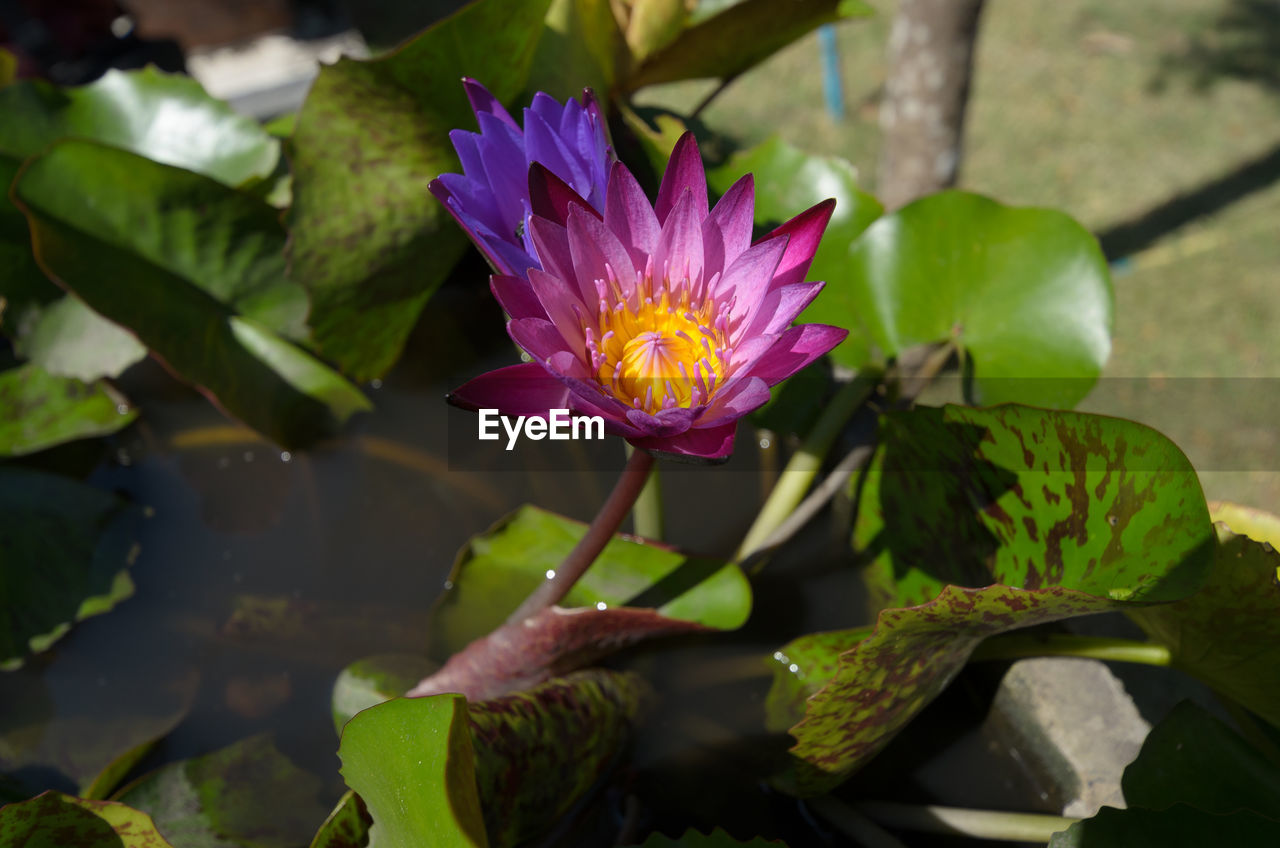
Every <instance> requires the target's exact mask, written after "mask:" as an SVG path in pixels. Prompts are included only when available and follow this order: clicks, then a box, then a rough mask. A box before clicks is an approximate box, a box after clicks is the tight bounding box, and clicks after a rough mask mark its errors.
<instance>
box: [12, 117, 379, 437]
mask: <svg viewBox="0 0 1280 848" xmlns="http://www.w3.org/2000/svg"><path fill="white" fill-rule="evenodd" d="M13 194H14V198H15V199H16V200H17V201H18V202H19V203H20V204H21V205H22V206H23V207H24V211H25V212H26V213H27V216H28V218H29V220H30V222H31V226H32V231H33V236H34V239H35V245H36V256H37V258H38V259H39V260H40V262H41V264H42V265H43V267H44V268H45V269H46V270H47V271H48V272H49V273H50V274H51V275H53V276H55V277H56V278H58V279H59V280H60V281H61V282H62V283H63V284H64V285H66V286H67V287H68V288H71V289H72V290H74V291H75V293H76V294H77V295H79V296H80V298H81V299H83V300H84V301H85V302H86V303H87V304H88V305H89V306H90V307H92V308H93V309H94V310H96V311H97V312H99V313H101V314H102V315H104V316H106V317H107V318H109V319H111V320H113V321H115V322H117V323H119V324H121V325H123V326H125V327H128V328H129V329H130V330H131V331H132V332H133V333H134V334H136V335H137V337H138V338H139V339H140V340H141V341H142V342H143V343H144V344H146V346H147V347H148V348H150V350H151V351H152V352H153V353H154V354H155V355H156V356H157V357H158V358H160V359H161V360H162V361H163V362H164V363H165V364H166V365H168V367H169V368H171V369H172V370H173V371H175V372H176V373H177V374H179V375H180V376H181V377H183V378H184V379H186V380H188V381H190V382H192V383H194V384H195V385H197V386H199V387H201V388H203V389H204V390H206V391H207V392H208V393H209V394H211V395H212V397H213V398H214V399H215V400H216V401H217V402H218V403H219V404H220V405H221V406H222V407H223V408H224V409H226V410H227V411H228V412H229V413H231V414H233V415H235V416H237V417H238V418H240V419H242V420H243V421H245V423H247V424H249V425H250V426H253V427H254V428H255V429H257V430H258V431H260V432H262V433H263V434H264V435H267V436H269V437H270V438H272V439H273V440H275V441H276V442H278V443H280V444H282V445H285V446H286V447H290V446H295V445H299V444H304V443H306V442H307V441H309V440H310V439H313V438H315V437H317V436H319V435H324V434H328V433H330V432H332V431H333V430H334V429H335V428H336V427H337V426H338V425H340V424H341V423H342V422H343V421H345V420H346V419H347V417H349V416H350V415H351V414H352V413H353V412H356V411H359V410H361V409H367V408H368V406H369V404H368V401H367V400H366V399H365V398H364V396H363V395H361V394H360V392H359V391H357V390H356V389H355V388H354V387H353V386H351V385H350V384H349V383H347V382H346V381H345V380H343V379H342V378H341V377H339V376H338V375H337V374H336V373H334V372H332V371H331V370H329V369H328V368H327V367H325V366H324V365H323V364H321V363H320V362H318V361H317V360H315V359H313V358H312V357H311V356H310V355H308V354H307V353H305V352H303V351H302V350H301V349H299V348H297V347H295V346H293V345H292V344H290V343H289V342H287V341H285V340H284V339H282V338H281V337H280V336H279V335H277V333H281V334H285V335H289V334H296V333H300V332H301V331H302V329H303V328H302V318H303V315H304V314H305V311H306V299H305V295H304V293H302V291H301V290H300V289H299V288H298V287H297V286H296V285H294V284H293V283H290V282H288V281H286V280H285V279H284V276H283V259H282V256H281V251H282V249H283V244H284V238H285V234H284V230H283V229H282V228H281V226H280V225H279V222H278V221H277V220H276V212H275V210H273V209H271V207H269V206H267V205H266V204H265V203H263V202H262V201H260V200H258V199H257V198H254V197H252V196H250V195H247V194H244V193H241V192H236V191H235V190H233V189H229V188H226V187H224V186H221V185H219V184H218V183H216V182H214V181H213V180H211V179H209V178H207V177H203V176H201V175H198V174H194V173H191V172H189V171H182V170H179V169H176V168H172V167H169V166H165V165H158V164H156V163H154V162H149V161H148V160H146V159H142V158H140V157H138V156H135V155H133V154H131V153H126V152H124V151H120V150H115V149H113V148H109V147H104V146H101V145H98V144H94V143H91V142H80V141H66V142H60V143H58V144H56V145H55V146H54V147H53V148H51V149H50V150H49V151H48V152H46V153H44V154H43V155H41V156H39V157H37V158H35V159H34V160H32V161H31V162H30V163H28V165H27V167H26V168H25V169H24V171H23V172H22V175H21V176H20V177H19V179H18V181H17V183H16V184H15V186H14V192H13ZM104 268H108V269H111V273H110V274H104V273H103V269H104Z"/></svg>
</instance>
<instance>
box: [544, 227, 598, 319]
mask: <svg viewBox="0 0 1280 848" xmlns="http://www.w3.org/2000/svg"><path fill="white" fill-rule="evenodd" d="M529 233H530V235H531V236H532V237H533V245H534V247H535V248H536V250H537V254H538V260H539V261H540V262H541V263H542V270H544V271H546V272H547V273H548V274H551V275H552V276H553V277H559V278H560V279H561V280H563V281H564V282H565V283H567V284H569V285H577V283H576V278H575V276H574V273H573V254H571V253H570V252H569V231H568V230H566V229H565V228H564V227H562V226H560V225H559V224H557V223H555V222H554V221H548V220H547V219H546V218H540V217H538V216H537V215H535V216H533V217H532V218H530V219H529ZM579 294H580V296H582V297H583V300H584V302H585V303H589V304H591V305H592V306H593V307H594V305H595V302H596V294H595V287H594V286H592V288H591V290H590V293H589V294H588V293H585V292H579Z"/></svg>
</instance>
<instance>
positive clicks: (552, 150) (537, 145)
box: [524, 98, 590, 194]
mask: <svg viewBox="0 0 1280 848" xmlns="http://www.w3.org/2000/svg"><path fill="white" fill-rule="evenodd" d="M548 99H550V98H548ZM535 102H536V98H535ZM552 102H553V103H554V102H555V101H552ZM524 144H525V151H526V153H525V155H526V157H527V159H528V161H529V162H530V163H533V162H541V163H542V164H543V165H546V166H547V168H548V169H549V170H550V171H551V172H552V173H553V174H555V175H556V176H558V177H560V179H562V180H564V181H565V182H566V183H568V184H569V185H570V186H571V187H572V188H573V190H574V191H575V192H577V193H579V194H581V193H582V192H584V191H586V192H590V183H589V181H588V179H587V174H586V172H585V171H584V170H583V168H582V166H581V165H580V164H579V163H578V161H577V157H576V156H574V155H573V153H572V152H570V150H569V148H568V147H567V146H565V142H564V139H562V138H560V136H559V134H557V133H556V131H555V130H554V129H552V127H551V126H550V125H548V123H547V122H546V121H545V120H543V119H542V117H541V116H540V115H538V114H537V113H536V112H534V111H532V110H530V109H526V110H525V112H524Z"/></svg>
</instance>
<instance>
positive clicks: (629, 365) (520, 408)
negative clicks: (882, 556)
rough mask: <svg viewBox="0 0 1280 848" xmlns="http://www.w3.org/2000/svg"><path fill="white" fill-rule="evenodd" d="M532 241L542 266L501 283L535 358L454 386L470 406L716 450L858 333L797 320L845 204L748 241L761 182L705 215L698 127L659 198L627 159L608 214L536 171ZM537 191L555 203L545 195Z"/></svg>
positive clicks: (515, 333)
mask: <svg viewBox="0 0 1280 848" xmlns="http://www.w3.org/2000/svg"><path fill="white" fill-rule="evenodd" d="M529 180H530V184H531V186H533V187H534V192H533V197H534V202H535V205H534V210H533V211H534V214H533V215H532V216H531V217H530V219H529V234H530V236H531V239H532V242H533V245H534V248H535V250H536V253H537V256H538V258H539V260H540V265H539V267H538V268H534V269H533V270H530V271H529V273H528V277H527V279H526V278H522V277H517V276H513V275H496V276H494V277H492V278H491V281H490V285H491V288H492V289H493V293H494V295H495V296H496V297H497V298H498V300H499V301H500V302H501V304H502V306H503V308H504V309H505V310H506V312H507V314H508V315H509V316H510V321H509V322H508V324H507V331H508V333H509V334H510V335H511V338H512V339H513V340H515V342H516V344H518V345H519V346H520V347H521V348H522V349H523V350H525V351H527V352H528V354H529V355H530V356H531V357H532V358H533V360H534V361H533V362H529V363H525V364H521V365H514V366H511V367H508V368H502V369H499V370H497V371H492V372H489V373H487V374H483V375H481V376H480V377H477V378H476V379H474V380H472V381H471V382H469V383H467V384H466V385H464V386H462V387H461V388H460V389H458V390H457V391H456V392H454V393H453V394H452V395H451V400H452V401H453V402H455V403H456V404H458V405H460V406H463V407H466V408H471V409H489V408H493V409H498V410H499V411H500V412H501V413H502V414H504V415H513V416H514V415H524V416H527V417H528V416H532V417H542V418H546V417H548V415H549V411H550V410H552V409H566V408H567V409H571V410H573V411H574V412H576V413H577V414H581V415H599V416H601V417H603V418H604V420H605V428H606V430H607V431H609V432H612V433H614V434H616V435H620V436H623V437H624V438H626V439H627V440H628V441H629V442H631V443H632V444H633V445H636V446H637V447H640V448H644V449H646V450H650V451H656V452H663V453H669V454H677V455H684V456H688V457H702V458H708V459H720V458H724V457H727V456H728V455H729V454H730V453H731V452H732V450H733V439H734V431H735V429H736V426H737V422H738V419H740V418H741V417H742V416H744V415H746V414H747V413H749V412H751V411H752V410H754V409H756V408H758V407H759V406H761V405H762V404H764V403H765V402H766V401H767V400H768V399H769V388H770V387H771V386H773V385H775V384H776V383H778V382H779V381H781V380H783V379H785V378H787V377H789V376H791V375H792V374H794V373H795V372H797V371H799V370H800V369H801V368H803V367H805V366H806V365H808V364H809V363H810V362H812V361H813V360H814V359H816V358H818V357H819V356H822V355H823V354H825V353H826V352H827V351H829V350H831V348H833V347H835V346H836V345H837V344H839V343H840V341H841V340H843V339H844V337H845V335H846V331H845V330H843V329H839V328H837V327H829V326H826V325H822V324H804V325H798V326H791V322H792V321H793V320H794V319H795V317H796V316H797V315H798V314H799V313H800V311H801V310H802V309H804V307H805V306H806V305H808V303H809V302H810V301H811V300H813V298H814V297H815V296H816V295H817V294H818V292H819V291H820V290H821V289H822V286H823V284H822V283H815V282H805V281H804V276H805V273H806V272H807V271H808V268H809V263H810V261H811V260H812V258H813V253H814V251H815V250H816V249H817V246H818V240H819V239H820V238H821V236H822V233H823V230H825V229H826V225H827V221H828V220H829V219H830V217H831V210H832V208H833V207H834V205H835V201H833V200H828V201H825V202H823V203H820V204H818V205H817V206H814V207H813V208H811V209H809V210H808V211H806V212H803V213H801V214H800V215H798V216H796V217H795V218H794V219H792V220H791V221H789V222H788V223H786V224H783V225H782V226H781V227H779V228H778V229H777V230H775V231H774V232H772V233H770V234H769V235H768V236H766V237H764V238H762V239H761V240H759V241H758V242H756V243H755V244H752V243H751V228H752V213H753V207H754V204H755V195H754V183H753V182H752V178H751V176H750V175H747V176H746V177H743V178H742V179H741V180H739V181H738V182H737V183H736V184H734V186H733V187H732V188H730V190H729V191H728V192H727V193H726V194H725V195H724V197H722V198H721V199H720V201H719V202H718V203H717V204H716V206H715V208H714V209H712V210H710V211H709V212H708V209H707V205H708V204H707V184H706V175H705V173H704V171H703V167H702V161H701V159H700V158H699V155H698V148H697V145H696V143H695V142H694V140H693V136H692V135H688V134H686V135H685V136H684V137H683V138H681V139H680V141H679V142H678V143H677V144H676V147H675V150H674V151H673V153H672V156H671V161H670V163H669V164H668V166H667V171H666V174H665V175H664V176H663V179H662V184H661V187H660V188H659V190H658V195H657V202H656V203H654V204H650V202H649V200H648V199H647V198H646V197H645V195H644V193H643V191H642V190H641V188H640V186H639V185H638V184H637V182H636V180H635V178H634V177H633V176H632V175H631V173H630V172H629V171H628V170H627V169H626V167H625V166H623V165H622V164H621V163H615V164H614V165H613V167H612V170H611V172H610V175H609V182H608V188H607V192H606V197H605V203H604V210H603V214H599V213H597V211H596V210H595V209H594V208H593V207H592V206H591V205H589V204H586V203H583V202H582V201H581V200H578V201H577V202H574V199H573V198H572V197H569V196H568V195H567V193H566V192H565V191H564V189H563V187H562V186H559V187H558V186H557V181H556V180H555V178H554V176H552V175H549V174H548V173H547V172H546V170H545V169H542V168H539V167H538V166H534V167H533V168H532V169H531V171H530V178H529ZM540 198H549V201H547V202H543V201H542V200H540Z"/></svg>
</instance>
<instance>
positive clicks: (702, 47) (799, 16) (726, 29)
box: [625, 0, 872, 91]
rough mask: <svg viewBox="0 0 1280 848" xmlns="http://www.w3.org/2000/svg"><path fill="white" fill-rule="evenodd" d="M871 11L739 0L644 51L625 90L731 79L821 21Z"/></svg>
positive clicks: (833, 4)
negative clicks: (660, 45)
mask: <svg viewBox="0 0 1280 848" xmlns="http://www.w3.org/2000/svg"><path fill="white" fill-rule="evenodd" d="M870 14H872V9H871V7H870V6H868V5H867V4H866V3H863V2H860V0H809V2H806V3H794V4H791V5H790V6H788V7H787V8H786V9H785V11H783V10H780V9H779V7H778V4H777V2H776V1H775V0H743V2H741V3H735V4H734V5H732V6H730V7H729V8H728V9H725V10H724V11H723V12H721V13H719V14H718V15H715V16H713V17H710V18H707V19H706V20H703V21H701V22H700V23H697V24H694V25H693V26H691V27H689V28H688V29H686V30H684V31H683V32H681V33H680V34H679V35H678V36H676V38H675V39H673V40H671V41H670V42H669V43H668V44H667V45H666V46H665V47H663V48H661V49H660V50H657V51H656V52H654V53H653V54H652V55H651V56H649V57H648V58H647V59H646V60H645V61H644V62H642V63H641V65H640V67H639V68H637V69H636V71H635V73H633V74H632V75H631V77H630V78H629V79H628V80H626V82H625V85H626V88H627V90H628V91H636V90H638V89H640V88H643V87H644V86H646V85H657V84H660V83H664V82H676V81H677V80H685V79H700V78H706V77H718V78H720V79H730V78H732V77H735V76H737V75H738V74H740V73H742V72H743V71H745V70H747V69H748V68H750V67H752V66H753V65H756V64H759V63H760V62H763V61H764V60H765V59H767V58H768V57H769V56H772V55H773V54H774V53H775V52H777V51H778V50H781V49H782V48H783V47H786V46H787V45H788V44H790V43H791V42H793V41H795V40H796V39H798V38H800V37H801V36H803V35H805V34H807V33H808V32H810V31H811V30H813V29H815V28H817V27H820V26H822V25H823V24H829V23H834V22H836V21H838V20H841V19H842V18H848V17H855V16H857V17H861V16H865V15H870Z"/></svg>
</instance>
